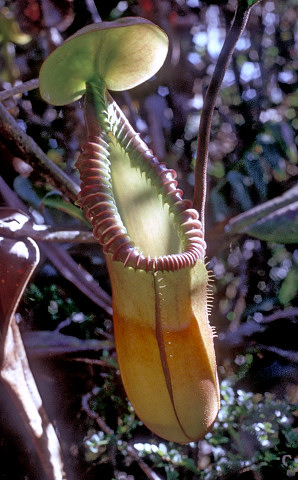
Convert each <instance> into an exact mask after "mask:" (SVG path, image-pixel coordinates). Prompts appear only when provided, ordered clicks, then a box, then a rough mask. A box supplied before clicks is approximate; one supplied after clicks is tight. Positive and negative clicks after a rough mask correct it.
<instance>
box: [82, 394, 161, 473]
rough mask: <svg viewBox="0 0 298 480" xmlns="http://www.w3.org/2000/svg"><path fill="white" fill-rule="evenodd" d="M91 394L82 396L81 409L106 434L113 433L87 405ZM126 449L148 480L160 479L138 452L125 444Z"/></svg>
mask: <svg viewBox="0 0 298 480" xmlns="http://www.w3.org/2000/svg"><path fill="white" fill-rule="evenodd" d="M91 396H92V393H90V392H89V393H87V394H86V395H84V396H83V398H82V408H83V410H84V411H85V412H86V413H87V415H88V416H89V417H91V418H93V419H94V420H95V421H96V423H97V425H98V426H99V428H100V429H101V430H102V431H103V432H104V433H106V434H107V435H113V434H114V430H112V429H111V428H110V427H109V426H108V425H107V424H106V423H105V421H104V420H103V418H102V417H100V416H99V415H98V414H97V413H96V412H94V411H93V410H91V408H90V406H89V400H90V398H91ZM126 451H127V453H128V455H129V456H130V458H132V459H133V460H134V461H135V462H137V463H138V465H139V467H140V468H141V469H142V470H143V472H144V473H145V475H146V477H147V478H148V479H149V480H161V478H160V476H159V475H157V474H156V473H155V472H154V471H153V470H152V469H151V468H150V467H149V465H147V464H146V463H145V462H144V460H143V459H142V458H140V457H139V455H138V452H137V451H136V450H135V449H134V448H133V447H131V446H130V445H128V446H127V448H126Z"/></svg>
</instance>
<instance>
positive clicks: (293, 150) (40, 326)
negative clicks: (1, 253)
mask: <svg viewBox="0 0 298 480" xmlns="http://www.w3.org/2000/svg"><path fill="white" fill-rule="evenodd" d="M295 4H296V2H295V0H287V1H284V2H282V1H280V2H278V1H277V0H262V1H261V2H260V3H259V4H258V5H256V6H255V7H254V8H253V10H252V12H251V15H250V19H249V22H248V25H247V28H246V31H245V32H244V34H243V36H242V37H241V39H240V40H239V41H238V43H237V46H236V50H235V53H234V55H233V58H232V61H231V63H230V65H229V68H228V70H227V72H226V75H225V78H224V82H223V86H222V89H221V92H220V95H219V97H218V100H217V105H216V109H215V112H214V117H213V124H212V137H211V142H210V157H209V167H208V173H209V178H208V191H209V193H208V202H207V215H206V222H207V226H206V230H207V232H206V239H207V244H208V250H207V257H208V260H209V262H210V263H209V266H210V268H211V269H212V270H213V273H214V282H213V284H212V286H213V291H214V306H213V310H212V315H211V324H212V325H215V326H216V330H217V333H218V336H217V338H216V340H215V341H216V350H217V357H218V366H219V376H220V379H221V382H222V408H221V411H220V414H219V417H218V420H217V421H216V423H215V425H214V429H213V430H212V432H210V433H209V434H208V435H207V436H206V438H205V439H204V440H202V441H201V442H199V443H198V444H190V445H188V446H184V447H181V446H177V445H174V444H170V443H168V442H164V441H161V440H160V439H158V438H156V437H154V436H153V435H152V434H151V433H150V432H148V430H147V429H146V428H145V427H144V426H143V425H142V424H141V423H140V422H139V421H138V419H137V418H136V417H135V414H134V412H133V410H132V408H131V406H130V405H129V404H128V403H127V400H126V397H125V394H124V391H123V388H122V386H121V381H120V378H119V372H118V370H117V363H116V356H115V351H114V346H113V335H112V322H111V318H110V315H109V314H108V312H107V311H105V310H104V309H101V308H100V307H99V306H98V305H95V303H94V302H92V300H91V299H90V298H89V299H87V298H86V296H85V295H84V294H83V293H82V292H80V291H79V289H78V288H76V287H75V286H74V285H73V284H72V283H70V282H69V278H68V277H67V276H66V278H65V275H63V273H64V270H63V269H64V267H65V266H64V265H63V261H62V262H61V261H60V264H59V261H57V262H56V263H55V264H53V261H49V257H48V256H47V254H45V253H44V254H43V255H42V261H41V263H40V267H39V269H38V273H37V274H36V275H35V277H34V279H33V282H32V283H31V285H30V286H29V288H28V289H27V291H26V294H25V296H24V300H23V303H22V305H21V306H20V308H19V317H18V318H19V324H20V327H21V329H22V333H23V338H24V341H25V344H26V346H27V351H28V356H29V359H30V362H31V367H32V370H33V372H34V374H35V377H36V379H37V383H38V386H39V389H40V391H41V393H42V395H43V398H44V402H45V406H46V408H47V411H48V414H49V416H50V418H51V419H52V421H54V423H55V425H56V427H57V430H58V433H59V438H60V440H61V443H62V446H63V451H64V456H65V461H66V466H67V470H68V472H69V478H73V479H76V478H84V480H89V479H94V478H104V479H107V480H109V479H119V480H120V479H121V480H124V479H127V480H133V479H144V478H152V479H154V478H155V479H158V478H160V479H168V480H176V479H196V478H202V479H206V480H207V479H208V480H209V479H216V478H223V479H236V478H237V479H238V478H241V479H244V480H246V479H250V478H251V479H257V480H259V479H269V478H270V479H271V478H280V479H282V478H287V477H294V476H295V473H297V471H298V463H297V458H296V460H295V455H297V449H298V438H297V405H296V408H295V403H297V402H298V390H297V383H298V374H297V373H298V370H297V361H298V354H297V314H298V305H297V285H298V247H297V244H298V239H297V241H296V243H295V241H294V240H293V237H291V236H290V235H289V230H290V228H291V222H295V221H296V222H297V215H296V214H295V212H297V207H296V210H295V209H294V210H293V209H287V208H286V209H285V211H283V212H282V216H279V217H275V216H274V215H273V220H272V222H271V224H270V238H269V240H270V241H269V240H268V238H267V237H266V235H265V237H264V232H263V230H262V229H261V227H259V226H256V227H254V229H252V230H251V232H250V233H251V235H248V234H247V233H244V234H240V233H239V232H238V233H237V232H236V233H237V234H235V235H233V236H232V235H231V236H229V235H228V234H227V232H226V231H225V226H226V225H227V223H228V222H229V221H230V219H231V218H233V217H235V216H237V215H239V214H241V213H243V212H245V211H247V210H249V209H251V208H254V207H257V206H258V205H260V204H262V203H263V202H268V201H271V200H272V199H274V198H276V197H278V196H280V195H282V194H284V193H285V192H287V191H288V190H289V189H291V188H293V189H295V186H296V185H297V177H298V164H297V147H296V145H297V129H298V120H297V115H296V114H297V107H298V96H297V91H296V88H297V67H298V64H297V31H296V30H295V29H296V19H297V9H296V7H297V5H295ZM234 7H235V4H234V2H233V1H226V0H214V1H202V0H132V1H118V0H115V1H114V0H110V1H109V2H102V1H100V0H98V1H96V0H73V1H71V0H60V1H57V0H15V1H3V0H0V87H1V90H9V89H10V88H11V87H13V86H15V85H18V83H20V82H25V81H28V80H31V79H33V78H36V77H37V76H38V73H39V69H40V66H41V64H42V62H43V60H44V59H45V58H46V57H47V56H48V55H49V53H50V52H51V51H52V50H53V49H54V48H55V47H57V46H58V45H60V44H61V42H62V41H63V40H64V39H65V38H67V37H68V36H69V35H71V34H73V33H74V32H75V31H76V30H78V29H79V28H81V27H83V26H85V25H86V24H88V23H92V22H95V21H100V20H102V21H107V20H113V19H116V18H119V17H121V16H129V15H132V16H136V15H138V16H143V17H146V18H148V19H150V20H152V21H153V22H154V23H156V24H158V25H160V26H161V27H162V28H163V29H164V30H165V31H166V32H167V34H168V36H169V38H170V52H169V55H168V58H167V61H166V64H165V66H164V67H163V68H162V69H161V71H160V72H158V74H157V75H156V76H155V77H154V78H153V79H151V80H150V81H148V82H146V84H144V85H141V86H139V87H137V88H135V89H133V90H131V91H129V92H125V93H117V94H115V95H114V97H115V99H116V101H117V102H118V103H119V105H120V106H121V108H122V109H123V111H124V113H125V114H126V115H127V117H128V118H129V120H130V122H131V124H132V125H133V127H134V128H135V129H136V130H137V131H138V132H140V133H141V135H142V138H143V139H144V140H145V141H146V142H147V143H148V145H149V146H150V147H151V148H152V149H153V151H154V152H155V154H156V155H157V156H158V157H159V158H160V160H162V161H165V162H166V163H167V165H168V166H169V167H170V168H174V169H175V170H176V171H177V173H178V180H179V184H180V186H181V188H182V189H183V191H184V195H185V197H186V198H191V197H192V193H193V184H194V173H193V167H194V159H195V154H196V144H197V131H198V125H199V120H200V112H201V108H202V104H203V98H204V93H205V91H206V88H207V86H208V83H209V80H210V76H211V74H212V72H213V70H214V66H215V63H216V60H217V58H218V55H219V52H220V48H221V45H222V43H223V41H224V38H225V35H226V30H227V28H228V26H229V25H230V23H231V21H232V18H233V12H234ZM3 105H4V106H5V107H6V109H7V110H8V111H9V112H10V113H11V114H12V115H13V117H14V118H15V119H16V121H17V123H18V125H19V127H20V128H21V129H22V130H23V131H24V132H26V134H27V135H28V136H30V137H32V138H33V139H34V140H35V141H36V143H37V144H38V145H39V146H40V147H41V148H42V150H43V151H44V152H45V153H46V154H47V155H48V156H49V158H50V159H51V160H52V161H53V162H55V163H56V164H57V165H58V166H59V167H60V168H61V169H63V170H64V171H65V172H66V173H67V174H68V175H70V176H71V177H72V178H73V179H74V180H75V181H76V182H78V177H77V173H76V171H75V169H74V163H75V160H76V158H77V156H78V154H79V149H80V145H81V144H82V143H83V142H84V134H85V133H84V121H83V113H82V112H83V110H82V103H81V101H79V102H76V103H75V104H72V105H69V106H66V107H63V108H61V107H52V106H49V105H48V104H46V103H45V102H43V101H42V100H41V98H40V96H39V92H38V90H32V91H29V92H27V93H24V94H22V95H21V94H19V95H14V96H12V97H10V98H8V99H6V100H5V101H4V102H3ZM0 145H1V167H0V171H1V176H2V177H3V179H4V180H5V182H6V184H7V185H8V186H9V187H10V188H11V190H12V191H13V192H15V193H16V194H17V195H18V197H19V199H21V200H22V201H23V202H24V205H25V206H26V207H27V208H28V211H30V213H31V215H32V218H33V219H34V222H35V223H36V224H43V223H46V224H47V225H51V226H54V227H57V228H58V227H68V228H72V229H80V230H86V229H87V228H88V227H87V226H86V224H85V223H84V220H82V218H81V216H80V212H78V210H77V209H74V207H73V205H72V204H71V203H70V202H69V201H68V199H67V198H65V196H63V195H62V194H61V192H59V191H58V190H55V189H53V187H51V186H50V184H48V183H47V182H45V181H44V180H43V179H42V178H41V177H40V176H39V172H38V170H37V169H35V170H33V171H32V168H31V167H29V166H28V165H27V164H26V163H24V162H23V161H22V158H19V157H21V155H20V154H19V155H16V152H15V149H14V147H12V146H9V145H8V144H7V143H6V142H5V141H4V140H3V138H2V137H1V132H0ZM296 199H297V197H296ZM296 201H297V200H296ZM5 203H7V197H6V198H4V197H3V198H2V205H5ZM295 215H296V216H295ZM295 218H296V220H295ZM282 221H283V222H284V223H282V225H284V227H282V228H284V230H282V231H281V233H280V232H279V234H278V235H277V230H278V228H279V226H280V224H281V223H280V222H282ZM63 249H64V252H65V255H66V254H70V255H71V256H72V258H73V259H74V260H75V261H76V262H77V264H78V265H79V266H83V267H84V268H85V269H86V270H87V271H88V272H90V274H91V275H92V276H93V277H94V278H95V279H96V280H97V281H98V282H99V284H100V285H101V287H102V288H103V289H105V290H106V291H107V292H108V293H109V292H110V286H109V280H108V276H107V272H106V267H105V263H104V259H103V255H102V253H101V250H100V248H99V247H98V246H97V245H96V244H92V243H88V244H87V243H86V244H84V245H83V244H72V243H65V244H64V245H63ZM50 258H53V256H52V257H50ZM57 265H58V267H57ZM80 268H81V267H78V270H77V271H76V272H77V273H76V274H77V275H78V277H79V275H80V273H79V272H80ZM45 334H47V335H46V336H45ZM78 339H79V340H81V341H82V342H81V343H79V344H78V343H77V342H76V340H78ZM90 340H91V341H92V342H93V343H85V342H88V341H90ZM94 342H95V343H94ZM3 399H4V400H3V403H5V394H4V393H3ZM92 412H93V413H92ZM0 420H1V423H0V427H1V430H0V455H1V458H3V459H6V460H2V461H1V472H0V478H1V479H3V480H4V479H8V478H10V479H11V478H14V479H15V480H20V479H25V478H29V479H30V480H35V479H37V478H38V476H37V474H36V472H35V470H34V462H33V460H32V461H31V460H30V458H31V457H32V446H30V445H28V444H26V442H25V441H24V439H25V438H26V437H25V433H24V432H23V431H22V430H20V428H19V425H18V423H19V422H17V420H16V419H15V418H14V415H13V411H9V408H7V407H5V408H4V409H2V410H1V413H0ZM15 431H17V432H18V434H17V435H16V434H15V433H14V432H15ZM132 447H134V452H135V454H136V456H133V454H132V453H131V450H130V449H131V448H132ZM129 452H130V453H129ZM18 455H19V457H20V460H18V461H16V460H15V459H16V456H18ZM142 462H143V463H142ZM143 464H144V465H145V467H144V465H143ZM142 465H143V467H142ZM154 475H156V476H154Z"/></svg>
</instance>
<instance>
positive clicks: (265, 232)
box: [246, 201, 298, 243]
mask: <svg viewBox="0 0 298 480" xmlns="http://www.w3.org/2000/svg"><path fill="white" fill-rule="evenodd" d="M246 233H248V234H249V235H252V236H253V237H256V238H259V239H261V240H266V241H268V242H277V243H297V242H298V201H297V202H295V203H291V204H289V205H286V206H285V207H283V208H280V209H278V210H277V211H276V212H272V213H270V214H269V215H267V216H266V217H264V218H261V219H260V220H258V221H257V222H255V223H254V224H252V225H250V226H249V227H247V228H246Z"/></svg>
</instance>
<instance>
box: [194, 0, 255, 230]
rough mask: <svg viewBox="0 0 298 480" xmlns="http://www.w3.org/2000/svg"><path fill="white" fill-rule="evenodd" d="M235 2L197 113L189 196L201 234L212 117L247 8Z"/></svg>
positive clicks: (203, 223) (245, 21)
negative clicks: (194, 158) (193, 179)
mask: <svg viewBox="0 0 298 480" xmlns="http://www.w3.org/2000/svg"><path fill="white" fill-rule="evenodd" d="M243 3H244V2H243ZM243 3H242V2H240V1H239V4H238V7H237V10H236V13H235V16H234V21H233V24H232V26H231V28H230V30H229V32H228V34H227V36H226V39H225V42H224V44H223V47H222V50H221V52H220V55H219V57H218V60H217V63H216V66H215V70H214V72H213V75H212V77H211V80H210V84H209V86H208V89H207V92H206V96H205V99H204V104H203V108H202V113H201V120H200V126H199V133H198V147H197V157H196V166H195V189H194V197H193V205H194V208H195V209H196V210H197V211H198V212H199V214H200V220H201V222H202V229H203V232H204V230H205V203H206V193H207V166H208V150H209V142H210V131H211V123H212V116H213V111H214V107H215V102H216V99H217V95H218V92H219V89H220V86H221V84H222V81H223V78H224V75H225V72H226V70H227V67H228V64H229V61H230V59H231V56H232V53H233V51H234V48H235V45H236V43H237V41H238V39H239V37H240V36H241V34H242V32H243V31H244V29H245V26H246V23H247V20H248V16H249V12H250V8H251V7H249V8H247V7H246V8H245V7H244V6H243Z"/></svg>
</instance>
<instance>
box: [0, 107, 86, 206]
mask: <svg viewBox="0 0 298 480" xmlns="http://www.w3.org/2000/svg"><path fill="white" fill-rule="evenodd" d="M0 138H1V139H2V141H3V143H4V145H6V146H7V147H8V149H9V150H10V151H11V152H13V153H14V154H16V155H17V156H20V157H22V160H24V161H25V162H26V163H28V164H29V165H31V167H32V168H33V169H35V170H36V171H37V172H38V173H39V174H40V175H41V176H42V177H44V178H45V180H46V181H47V182H49V183H50V184H51V185H53V186H54V187H56V188H58V189H59V190H61V191H62V192H63V193H65V194H66V195H67V196H68V197H69V198H70V199H71V200H73V201H75V200H76V198H77V196H78V193H79V191H80V187H79V185H77V184H76V183H75V182H74V181H73V180H72V179H71V178H70V177H69V176H68V175H66V174H65V173H64V172H63V171H62V170H61V169H60V168H59V167H58V166H57V165H55V163H54V162H52V161H51V160H50V159H49V157H47V155H46V154H45V153H44V152H43V151H42V150H41V148H40V147H39V146H38V145H37V143H35V141H34V140H33V138H31V137H29V136H28V135H27V134H26V133H25V132H24V131H23V130H22V129H21V128H20V127H19V125H18V123H17V122H16V120H15V119H14V118H13V117H12V116H11V115H10V113H8V111H7V110H6V108H4V106H3V105H2V103H1V102H0Z"/></svg>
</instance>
